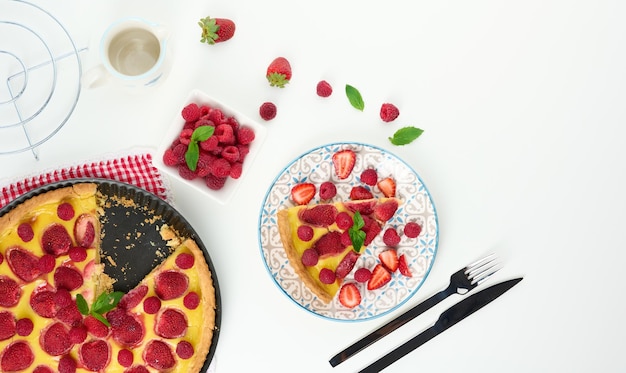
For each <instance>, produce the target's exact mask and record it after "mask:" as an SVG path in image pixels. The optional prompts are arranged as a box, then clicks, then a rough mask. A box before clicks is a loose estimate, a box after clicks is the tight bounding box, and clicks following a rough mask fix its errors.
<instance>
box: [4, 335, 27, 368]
mask: <svg viewBox="0 0 626 373" xmlns="http://www.w3.org/2000/svg"><path fill="white" fill-rule="evenodd" d="M34 360H35V354H34V353H33V350H32V349H31V348H30V346H29V345H28V343H26V342H24V341H17V342H13V343H11V344H9V345H8V346H7V347H5V349H4V351H3V352H2V360H0V370H2V371H3V372H18V371H22V370H25V369H26V368H28V367H29V366H30V365H31V364H32V363H33V361H34Z"/></svg>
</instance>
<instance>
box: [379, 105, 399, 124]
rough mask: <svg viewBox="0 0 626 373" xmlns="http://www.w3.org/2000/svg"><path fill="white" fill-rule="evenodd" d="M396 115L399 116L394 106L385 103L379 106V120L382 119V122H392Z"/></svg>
mask: <svg viewBox="0 0 626 373" xmlns="http://www.w3.org/2000/svg"><path fill="white" fill-rule="evenodd" d="M398 115H400V111H399V110H398V108H397V107H396V106H395V105H394V104H389V103H385V104H382V105H381V107H380V119H382V120H383V122H392V121H394V120H395V119H396V118H397V117H398Z"/></svg>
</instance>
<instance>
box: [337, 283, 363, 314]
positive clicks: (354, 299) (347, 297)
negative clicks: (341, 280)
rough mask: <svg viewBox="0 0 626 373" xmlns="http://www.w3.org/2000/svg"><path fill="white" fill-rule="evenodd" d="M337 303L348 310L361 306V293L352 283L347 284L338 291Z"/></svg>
mask: <svg viewBox="0 0 626 373" xmlns="http://www.w3.org/2000/svg"><path fill="white" fill-rule="evenodd" d="M339 303H341V304H342V305H344V306H345V307H348V308H354V307H356V306H358V305H359V304H361V292H360V291H359V288H358V287H357V286H356V284H355V283H354V282H348V283H346V284H344V285H343V286H341V289H340V290H339Z"/></svg>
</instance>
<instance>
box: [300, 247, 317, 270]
mask: <svg viewBox="0 0 626 373" xmlns="http://www.w3.org/2000/svg"><path fill="white" fill-rule="evenodd" d="M301 260H302V264H304V265H305V266H307V267H312V266H314V265H316V264H317V262H318V261H319V255H318V254H317V251H315V249H306V250H304V252H303V253H302V259H301Z"/></svg>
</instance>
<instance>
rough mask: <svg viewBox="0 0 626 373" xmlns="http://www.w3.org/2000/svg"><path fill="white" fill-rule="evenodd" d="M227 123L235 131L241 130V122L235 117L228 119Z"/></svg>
mask: <svg viewBox="0 0 626 373" xmlns="http://www.w3.org/2000/svg"><path fill="white" fill-rule="evenodd" d="M226 123H227V124H229V125H230V126H231V127H233V129H234V130H235V131H236V130H238V129H239V122H238V121H237V119H236V118H235V117H228V118H226Z"/></svg>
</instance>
